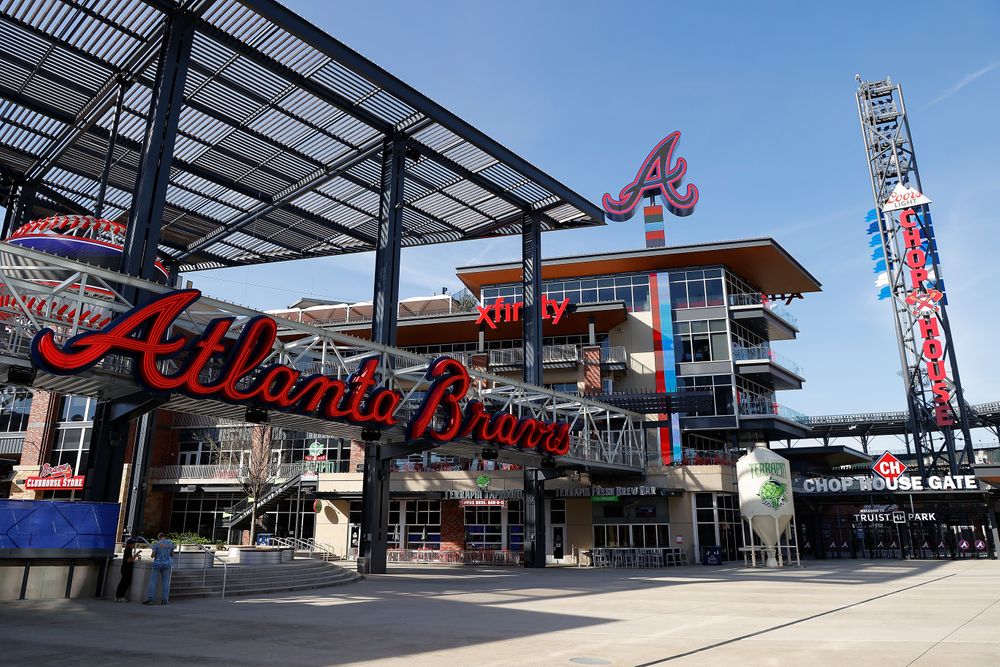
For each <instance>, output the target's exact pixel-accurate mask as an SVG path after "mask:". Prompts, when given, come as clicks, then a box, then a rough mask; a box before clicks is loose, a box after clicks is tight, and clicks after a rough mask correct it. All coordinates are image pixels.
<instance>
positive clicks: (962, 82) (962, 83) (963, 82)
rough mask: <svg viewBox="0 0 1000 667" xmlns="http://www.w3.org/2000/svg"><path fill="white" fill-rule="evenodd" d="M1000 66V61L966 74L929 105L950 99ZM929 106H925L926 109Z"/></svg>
mask: <svg viewBox="0 0 1000 667" xmlns="http://www.w3.org/2000/svg"><path fill="white" fill-rule="evenodd" d="M998 67H1000V61H998V62H995V63H992V64H990V65H987V66H986V67H984V68H982V69H981V70H977V71H975V72H973V73H972V74H966V75H965V76H963V77H962V78H961V79H959V80H958V82H957V83H955V84H954V85H953V86H952V87H951V88H949V89H948V90H946V91H944V93H942V94H941V95H939V96H938V97H935V98H934V99H933V100H931V101H930V102H929V103H928V104H927V107H930V106H934V105H935V104H937V103H938V102H940V101H942V100H946V99H948V98H949V97H951V96H952V95H954V94H955V93H957V92H958V91H960V90H962V89H963V88H965V87H966V86H968V85H969V84H970V83H972V82H973V81H975V80H976V79H978V78H980V77H981V76H985V75H986V74H989V73H990V72H992V71H993V70H995V69H996V68H998ZM927 107H924V108H925V109H926V108H927Z"/></svg>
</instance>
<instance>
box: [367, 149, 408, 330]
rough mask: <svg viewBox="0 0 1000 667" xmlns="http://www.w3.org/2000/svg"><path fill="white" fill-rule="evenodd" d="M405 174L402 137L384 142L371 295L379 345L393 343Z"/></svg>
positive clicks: (404, 154)
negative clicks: (380, 196) (373, 284)
mask: <svg viewBox="0 0 1000 667" xmlns="http://www.w3.org/2000/svg"><path fill="white" fill-rule="evenodd" d="M405 172H406V143H405V141H404V139H403V137H396V138H393V139H391V140H389V141H386V142H385V149H384V151H383V154H382V201H381V204H380V206H379V225H378V235H377V243H376V246H375V288H374V292H373V294H372V340H373V341H375V342H376V343H381V344H382V345H392V346H395V344H396V319H397V317H398V315H399V255H400V249H401V248H402V245H403V182H404V179H405V177H406V173H405Z"/></svg>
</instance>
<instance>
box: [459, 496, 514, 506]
mask: <svg viewBox="0 0 1000 667" xmlns="http://www.w3.org/2000/svg"><path fill="white" fill-rule="evenodd" d="M458 506H459V507H507V501H506V500H504V499H502V498H466V499H465V500H459V501H458Z"/></svg>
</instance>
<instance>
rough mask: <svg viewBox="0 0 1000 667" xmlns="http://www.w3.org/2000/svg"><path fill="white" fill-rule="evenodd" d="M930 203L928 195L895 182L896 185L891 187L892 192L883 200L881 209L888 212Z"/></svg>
mask: <svg viewBox="0 0 1000 667" xmlns="http://www.w3.org/2000/svg"><path fill="white" fill-rule="evenodd" d="M930 203H931V199H930V197H928V196H927V195H925V194H923V193H922V192H920V191H919V190H917V189H916V188H908V187H906V186H904V185H903V184H902V183H896V187H895V188H893V189H892V194H890V195H889V198H888V199H886V200H885V205H884V206H883V207H882V211H883V212H886V213H888V212H889V211H900V210H902V209H904V208H911V207H913V206H919V205H920V204H930Z"/></svg>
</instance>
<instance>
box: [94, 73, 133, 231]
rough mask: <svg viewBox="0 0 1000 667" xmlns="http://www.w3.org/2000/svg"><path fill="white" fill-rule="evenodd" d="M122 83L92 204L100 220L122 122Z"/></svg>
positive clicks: (123, 92)
mask: <svg viewBox="0 0 1000 667" xmlns="http://www.w3.org/2000/svg"><path fill="white" fill-rule="evenodd" d="M125 89H126V84H125V82H124V81H122V82H121V84H120V85H119V86H118V95H117V97H116V98H115V117H114V120H113V121H112V123H111V136H110V137H108V154H107V156H105V158H104V168H103V169H102V170H101V183H100V187H99V189H98V191H97V201H96V202H95V203H94V217H95V218H100V217H101V216H103V215H104V197H105V195H106V194H107V192H108V177H109V176H110V175H111V163H112V162H114V157H115V144H116V143H117V142H118V127H119V125H120V124H121V120H122V106H123V105H124V104H125ZM133 208H134V206H133Z"/></svg>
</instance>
